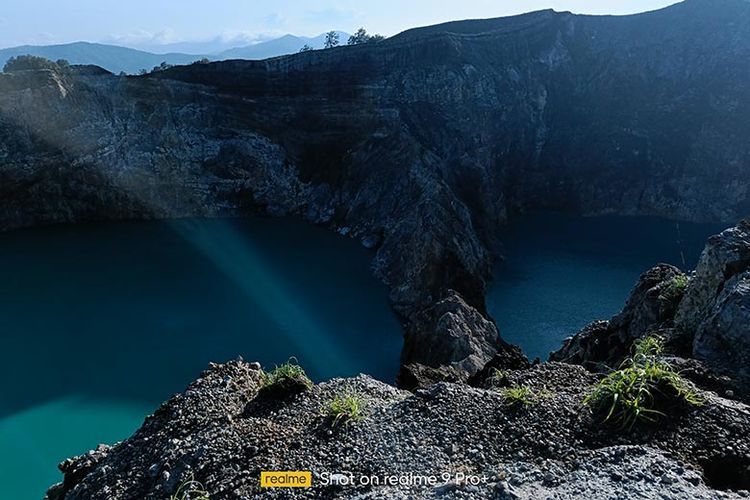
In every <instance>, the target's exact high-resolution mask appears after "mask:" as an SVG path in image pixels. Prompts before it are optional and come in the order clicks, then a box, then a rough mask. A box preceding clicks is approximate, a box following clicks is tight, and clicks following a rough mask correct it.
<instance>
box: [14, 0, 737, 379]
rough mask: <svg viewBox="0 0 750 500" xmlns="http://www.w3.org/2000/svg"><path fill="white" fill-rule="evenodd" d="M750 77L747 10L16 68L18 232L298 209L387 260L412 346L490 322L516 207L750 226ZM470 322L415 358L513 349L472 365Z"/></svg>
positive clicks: (722, 3) (719, 3)
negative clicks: (120, 69) (488, 296)
mask: <svg viewBox="0 0 750 500" xmlns="http://www.w3.org/2000/svg"><path fill="white" fill-rule="evenodd" d="M749 78H750V4H749V3H748V2H747V1H745V0H687V1H685V2H683V3H680V4H677V5H675V6H672V7H670V8H667V9H664V10H660V11H656V12H652V13H647V14H641V15H635V16H626V17H592V16H577V15H573V14H570V13H566V12H562V13H558V12H554V11H542V12H536V13H532V14H528V15H523V16H517V17H513V18H507V19H490V20H481V21H464V22H455V23H448V24H443V25H439V26H432V27H428V28H420V29H415V30H410V31H407V32H404V33H402V34H400V35H398V36H395V37H393V38H391V39H389V40H386V41H383V42H381V43H377V44H366V45H362V46H353V47H340V48H336V49H332V50H325V51H312V52H306V53H302V54H297V55H293V56H288V57H282V58H276V59H271V60H266V61H226V62H221V63H214V64H195V65H191V66H185V67H177V68H173V69H170V70H167V71H160V72H156V73H153V74H150V75H146V76H142V77H120V76H115V75H112V74H109V73H107V72H106V71H103V70H101V69H98V68H94V67H73V68H70V69H68V70H60V71H56V70H42V71H18V72H12V73H8V74H3V75H0V228H2V229H11V228H17V227H24V226H31V225H39V224H47V223H58V222H75V221H85V220H112V219H129V218H154V217H158V218H164V217H183V216H225V215H243V214H247V213H255V212H265V213H269V214H273V215H282V214H292V215H296V216H300V217H303V218H305V219H307V220H310V221H312V222H315V223H320V224H326V225H328V226H330V227H332V228H334V229H337V230H339V231H341V232H344V233H346V234H349V235H350V236H352V237H355V238H358V239H360V240H361V241H362V242H363V244H365V245H367V246H369V247H372V248H374V249H375V251H376V255H375V259H374V270H375V273H376V274H377V276H378V277H379V278H380V279H381V280H383V281H384V282H385V283H386V284H387V285H388V286H389V287H390V290H391V299H392V303H393V305H394V308H395V310H396V311H397V312H398V313H399V315H400V316H401V318H402V320H403V322H404V324H405V327H406V344H407V345H410V344H413V343H414V342H416V340H415V339H417V338H419V339H421V340H420V342H422V341H424V339H423V337H424V336H423V332H422V330H421V325H424V324H434V325H438V324H441V317H437V316H436V317H433V318H426V316H428V315H429V314H432V313H434V314H443V313H441V311H440V307H438V306H437V305H438V304H440V303H441V301H444V300H453V299H452V297H453V295H452V294H454V293H455V294H457V296H459V300H458V302H456V304H457V305H456V307H457V308H460V309H462V310H461V311H456V312H454V313H453V317H454V318H473V317H474V316H475V313H479V314H480V315H483V316H485V319H489V318H487V316H486V312H485V305H484V293H485V284H486V282H487V280H488V279H489V276H490V269H491V266H492V261H493V259H494V257H493V256H494V255H496V251H497V249H498V241H497V235H496V230H497V227H498V226H499V225H500V224H501V223H502V222H503V221H505V219H506V218H507V216H508V214H510V213H514V212H517V211H523V210H531V209H552V210H566V211H573V212H577V213H586V214H601V213H618V214H651V215H661V216H666V217H673V218H679V219H688V220H727V219H734V220H737V219H739V218H740V216H742V215H744V214H745V213H747V211H748V209H750V198H749V197H748V185H749V184H750V171H749V169H750V162H749V161H748V158H749V157H750V143H748V141H747V140H746V138H747V137H748V136H750V121H748V120H747V116H749V115H750V86H748V85H747V82H748V79H749ZM731 300H734V299H733V298H732V299H731ZM501 319H502V318H500V320H501ZM501 324H502V322H501ZM461 329H463V326H456V327H455V328H454V327H451V328H447V329H443V330H441V331H440V332H437V331H436V333H435V334H434V335H433V336H431V337H430V336H428V337H427V339H426V341H427V342H432V339H435V344H434V346H435V348H434V349H428V350H427V351H429V352H432V353H434V357H432V358H431V359H422V358H423V356H422V357H420V358H419V359H417V358H414V359H412V358H411V357H410V356H409V355H408V353H409V352H412V353H416V352H417V351H416V350H411V351H407V355H406V356H405V358H404V359H403V362H404V365H408V364H410V363H418V364H420V365H423V366H426V367H428V368H441V367H452V369H451V370H453V369H455V370H457V372H455V373H457V375H458V377H459V378H461V379H465V378H467V377H468V376H469V375H471V373H470V372H468V371H467V370H473V369H474V368H475V367H476V366H478V365H479V364H481V362H482V361H486V360H488V359H490V358H491V357H492V355H493V354H494V351H497V350H502V349H504V347H503V345H502V344H501V343H499V342H498V343H495V344H494V345H489V344H492V342H490V343H489V344H488V343H487V342H486V337H485V340H482V341H480V342H470V343H469V344H470V345H471V346H472V348H474V347H476V348H477V351H476V352H472V353H470V354H468V355H467V356H466V358H465V359H462V360H456V356H455V353H454V352H450V353H447V352H446V351H445V349H443V348H441V347H440V346H442V345H446V344H448V343H451V342H452V340H451V339H443V338H440V339H438V338H437V337H438V336H440V335H447V336H449V337H451V338H453V337H452V336H453V335H454V334H455V332H456V331H459V330H461ZM459 343H460V342H459ZM427 351H425V352H427ZM457 361H458V362H457ZM455 370H453V371H455ZM432 371H433V372H435V370H432ZM437 371H439V370H437Z"/></svg>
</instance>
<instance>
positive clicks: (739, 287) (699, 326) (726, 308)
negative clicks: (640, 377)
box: [675, 221, 750, 382]
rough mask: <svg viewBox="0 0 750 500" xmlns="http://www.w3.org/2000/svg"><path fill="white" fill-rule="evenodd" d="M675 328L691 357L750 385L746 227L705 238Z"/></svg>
mask: <svg viewBox="0 0 750 500" xmlns="http://www.w3.org/2000/svg"><path fill="white" fill-rule="evenodd" d="M675 326H676V328H677V329H678V331H680V332H681V333H682V335H684V336H685V337H687V338H688V339H690V340H691V341H692V355H693V357H695V358H696V359H698V360H701V361H703V362H705V363H706V364H707V365H709V366H710V367H711V368H713V369H714V370H716V371H718V372H720V373H724V374H726V375H729V376H730V377H732V378H734V379H735V380H736V381H738V382H746V381H748V380H750V368H749V362H750V223H748V222H747V221H743V222H741V223H740V224H738V225H737V226H736V227H733V228H730V229H727V230H726V231H724V232H722V233H721V234H719V235H716V236H713V237H711V238H710V239H709V241H708V244H707V245H706V248H705V250H704V251H703V254H702V255H701V259H700V261H699V263H698V267H697V268H696V270H695V277H694V278H693V279H692V280H691V283H690V286H689V287H688V289H687V292H686V293H685V297H684V299H683V300H682V302H681V303H680V307H679V310H678V311H677V316H676V319H675Z"/></svg>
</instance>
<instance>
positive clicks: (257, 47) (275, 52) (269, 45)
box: [216, 31, 349, 60]
mask: <svg viewBox="0 0 750 500" xmlns="http://www.w3.org/2000/svg"><path fill="white" fill-rule="evenodd" d="M337 33H338V34H339V42H340V43H341V44H342V45H345V44H346V42H347V40H348V39H349V34H348V33H344V32H343V31H338V32H337ZM325 39H326V36H325V34H322V35H318V36H316V37H304V36H294V35H285V36H282V37H281V38H277V39H275V40H269V41H267V42H261V43H256V44H254V45H249V46H246V47H237V48H234V49H229V50H225V51H224V52H221V53H219V54H218V55H217V56H216V60H223V59H267V58H269V57H276V56H280V55H284V54H292V53H294V52H299V49H301V48H302V47H304V46H305V45H309V46H310V47H312V48H313V49H322V48H323V45H324V44H325Z"/></svg>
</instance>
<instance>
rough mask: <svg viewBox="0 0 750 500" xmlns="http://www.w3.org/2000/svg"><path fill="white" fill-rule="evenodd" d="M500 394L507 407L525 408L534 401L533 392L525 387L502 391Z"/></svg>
mask: <svg viewBox="0 0 750 500" xmlns="http://www.w3.org/2000/svg"><path fill="white" fill-rule="evenodd" d="M501 394H502V397H503V402H504V403H505V404H506V405H508V406H516V405H523V406H527V405H530V404H531V403H533V402H534V400H535V399H536V395H535V394H534V391H532V390H531V389H529V388H528V387H527V386H525V385H521V386H518V387H509V388H508V389H503V391H502V392H501Z"/></svg>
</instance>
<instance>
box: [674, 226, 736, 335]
mask: <svg viewBox="0 0 750 500" xmlns="http://www.w3.org/2000/svg"><path fill="white" fill-rule="evenodd" d="M748 269H750V223H749V222H747V221H743V222H741V223H740V224H738V225H737V226H736V227H733V228H729V229H727V230H726V231H723V232H722V233H721V234H718V235H716V236H713V237H711V238H710V239H709V240H708V243H707V245H706V248H705V249H704V250H703V253H702V254H701V258H700V260H699V261H698V266H697V267H696V269H695V277H694V279H693V280H692V282H691V283H690V286H689V287H688V290H687V292H686V293H685V298H684V299H683V301H682V303H681V304H680V308H679V310H678V311H677V317H676V323H677V326H678V327H679V328H681V329H683V330H684V331H686V332H695V331H696V330H697V329H698V327H699V326H700V324H701V323H702V322H703V321H704V320H705V318H706V316H707V315H708V314H710V312H711V310H712V309H713V307H714V305H715V302H716V299H717V295H718V294H719V293H720V292H721V291H722V289H723V288H724V286H725V283H726V282H727V280H729V279H731V278H732V277H733V276H735V275H737V274H738V273H741V272H744V271H746V270H748Z"/></svg>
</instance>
